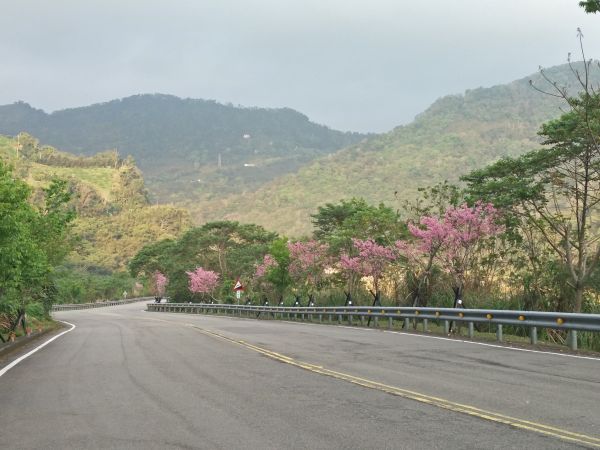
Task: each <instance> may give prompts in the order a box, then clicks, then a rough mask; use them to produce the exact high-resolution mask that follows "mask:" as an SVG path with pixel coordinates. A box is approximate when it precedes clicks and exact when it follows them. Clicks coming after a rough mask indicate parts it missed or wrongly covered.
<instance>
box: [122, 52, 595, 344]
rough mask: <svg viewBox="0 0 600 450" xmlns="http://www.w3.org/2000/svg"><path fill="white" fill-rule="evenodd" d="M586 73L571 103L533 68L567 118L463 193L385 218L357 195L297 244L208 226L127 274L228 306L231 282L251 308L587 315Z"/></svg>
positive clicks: (443, 191)
mask: <svg viewBox="0 0 600 450" xmlns="http://www.w3.org/2000/svg"><path fill="white" fill-rule="evenodd" d="M597 70H600V68H599V67H597V66H596V65H595V64H594V63H592V62H591V61H588V62H586V63H584V64H583V65H577V66H575V65H574V66H573V68H572V76H573V77H574V78H575V80H576V82H577V83H579V89H577V90H576V91H575V92H576V94H575V95H571V94H570V93H569V91H568V89H567V88H566V87H565V86H563V85H561V84H558V83H554V82H553V80H551V79H550V78H549V77H548V76H547V74H546V73H544V72H543V71H542V73H541V76H542V79H544V77H546V78H548V80H547V81H548V83H547V85H542V86H539V85H536V86H534V88H535V89H538V90H541V91H543V92H544V94H540V95H553V96H555V97H558V98H561V99H563V101H564V102H565V103H566V105H567V106H568V111H567V112H565V113H563V114H562V115H561V116H560V117H559V118H557V119H555V120H551V121H549V122H546V123H545V124H543V125H542V126H541V128H540V130H539V136H540V141H541V144H540V145H539V148H538V149H535V150H533V151H530V152H528V153H525V154H524V155H522V156H516V157H505V158H503V159H500V160H499V161H497V162H495V163H493V164H491V165H489V166H487V167H485V168H483V169H480V170H476V171H473V172H472V173H470V174H469V175H467V176H464V177H463V182H464V184H463V185H461V186H457V185H452V184H450V183H447V182H445V183H440V184H437V185H435V186H432V187H428V188H424V189H420V190H419V197H418V198H417V199H416V200H414V201H412V202H405V203H404V205H403V207H402V208H397V209H393V208H391V207H389V206H387V205H385V204H379V205H372V204H369V203H368V202H367V201H365V200H363V199H360V198H352V199H349V200H342V201H340V202H338V203H327V204H325V205H323V206H321V207H319V208H318V210H317V212H316V213H314V214H313V215H312V216H311V217H312V226H313V232H312V234H311V235H309V236H306V237H305V238H303V239H288V238H286V237H282V236H278V235H276V234H275V233H270V232H268V231H267V230H265V229H264V228H262V227H260V226H257V225H242V224H239V223H237V222H213V223H209V224H206V225H204V226H202V227H199V228H192V229H190V230H189V231H188V232H186V233H185V234H184V235H183V236H181V237H180V238H178V239H170V240H163V241H159V242H157V243H154V244H151V245H149V246H147V247H145V248H144V249H142V251H140V252H139V253H138V254H137V255H136V257H135V258H133V260H132V261H131V263H130V264H129V269H130V272H131V276H134V277H138V278H139V279H140V280H142V281H143V280H145V281H146V282H147V283H150V284H152V281H151V280H152V278H153V277H156V276H157V274H160V275H161V276H163V277H164V278H165V279H167V280H168V284H166V295H168V296H170V297H171V298H172V299H173V300H174V301H179V302H188V301H192V302H193V301H214V300H215V299H218V300H219V301H222V302H234V301H235V299H234V295H233V294H234V293H233V291H232V288H233V285H234V282H235V280H237V278H238V277H239V278H240V279H241V280H242V282H243V284H244V285H245V286H246V295H245V301H249V302H252V303H254V304H264V303H265V302H269V304H286V305H294V304H296V305H302V306H306V305H313V304H316V305H333V304H336V305H343V304H347V303H348V302H349V301H353V304H355V305H357V304H358V305H377V304H381V305H412V306H446V307H452V306H454V307H456V306H457V305H459V304H462V305H463V306H465V307H469V308H491V309H495V308H500V309H509V308H510V309H519V310H546V311H568V312H595V313H598V312H600V301H599V296H598V294H599V290H598V288H599V286H600V276H599V275H600V272H599V270H598V265H599V263H600V235H598V227H597V225H596V221H597V220H598V219H599V215H600V113H599V112H600V93H599V92H598V91H596V90H595V85H594V83H592V81H591V79H592V76H593V75H592V72H593V71H597ZM208 272H211V273H212V274H214V275H211V276H207V275H206V274H207V273H208ZM201 274H204V275H203V276H200V275H201ZM203 280H204V281H203ZM203 282H204V283H205V284H206V286H204V287H202V283H203ZM209 283H210V286H209ZM154 284H156V283H154ZM586 339H587V337H586ZM597 341H598V340H597V338H595V341H593V342H592V343H591V345H592V346H596V347H597V346H598V344H599V342H597Z"/></svg>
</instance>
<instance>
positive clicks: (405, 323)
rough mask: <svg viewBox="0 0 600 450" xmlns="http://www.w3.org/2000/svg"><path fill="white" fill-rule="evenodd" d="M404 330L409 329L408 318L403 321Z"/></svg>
mask: <svg viewBox="0 0 600 450" xmlns="http://www.w3.org/2000/svg"><path fill="white" fill-rule="evenodd" d="M404 329H405V330H409V329H410V319H409V318H408V317H407V318H406V319H404Z"/></svg>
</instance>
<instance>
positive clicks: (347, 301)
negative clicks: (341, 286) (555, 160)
mask: <svg viewBox="0 0 600 450" xmlns="http://www.w3.org/2000/svg"><path fill="white" fill-rule="evenodd" d="M344 294H345V295H346V302H345V303H344V306H348V305H350V304H351V303H352V293H351V292H344Z"/></svg>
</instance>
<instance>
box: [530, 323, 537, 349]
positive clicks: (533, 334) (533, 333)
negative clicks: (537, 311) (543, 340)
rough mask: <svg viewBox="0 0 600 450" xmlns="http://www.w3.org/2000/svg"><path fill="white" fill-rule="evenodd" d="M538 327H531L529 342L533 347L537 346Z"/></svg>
mask: <svg viewBox="0 0 600 450" xmlns="http://www.w3.org/2000/svg"><path fill="white" fill-rule="evenodd" d="M537 338H538V336H537V327H529V340H530V342H531V344H532V345H535V344H537Z"/></svg>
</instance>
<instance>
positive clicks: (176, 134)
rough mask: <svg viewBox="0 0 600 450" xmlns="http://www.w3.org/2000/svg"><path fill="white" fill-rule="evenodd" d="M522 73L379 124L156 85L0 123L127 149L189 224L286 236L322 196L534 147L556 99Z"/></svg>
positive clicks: (76, 145)
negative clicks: (382, 129) (379, 127)
mask: <svg viewBox="0 0 600 450" xmlns="http://www.w3.org/2000/svg"><path fill="white" fill-rule="evenodd" d="M546 73H547V75H548V77H549V78H551V79H552V80H555V81H556V82H557V83H558V84H560V85H567V86H571V85H572V83H573V81H574V77H573V75H572V74H571V72H570V69H569V67H568V66H567V65H563V66H557V67H553V68H550V69H548V70H547V71H546ZM530 79H532V80H534V83H535V84H537V85H539V86H543V87H546V88H548V87H549V86H548V85H547V84H544V81H543V80H542V79H541V77H540V75H539V74H534V75H531V76H529V77H526V78H523V79H520V80H517V81H514V82H511V83H508V84H504V85H498V86H493V87H489V88H477V89H472V90H468V91H466V92H465V93H464V94H461V95H449V96H446V97H443V98H441V99H439V100H437V101H436V102H434V103H433V104H432V105H431V106H430V107H429V108H428V109H427V110H426V111H424V112H423V113H422V114H420V115H419V116H417V118H416V119H415V120H414V121H413V122H412V123H410V124H408V125H405V126H400V127H397V128H395V129H394V130H392V131H390V132H389V133H385V134H381V135H370V136H363V135H359V134H353V133H341V132H338V131H333V130H330V129H328V128H326V127H323V126H320V125H315V124H313V123H311V122H310V121H309V120H308V119H307V118H306V117H305V116H303V115H301V114H299V113H297V112H295V111H292V110H289V109H272V110H271V109H257V108H236V107H233V106H228V105H220V104H218V103H215V102H208V101H202V100H182V99H178V98H176V97H171V96H164V95H143V96H135V97H129V98H126V99H123V100H118V101H113V102H109V103H104V104H100V105H92V106H90V107H86V108H76V109H71V110H65V111H58V112H55V113H53V114H50V115H48V114H46V113H44V112H43V111H39V110H35V109H33V108H31V107H30V106H29V105H26V104H23V103H17V104H13V105H7V106H3V107H0V132H2V131H4V132H5V133H9V134H15V133H17V132H18V131H21V130H22V129H36V130H38V132H39V136H41V138H42V141H43V142H63V143H64V145H62V147H63V148H66V149H68V150H71V151H74V152H80V153H86V154H87V153H89V152H90V151H91V150H102V149H106V148H112V147H117V148H119V149H120V150H122V151H126V152H128V153H132V154H133V155H134V156H135V157H136V159H137V160H139V162H140V165H141V167H142V168H143V169H144V174H145V178H146V180H147V181H148V179H149V180H150V182H149V183H148V186H149V190H150V192H151V194H152V195H151V197H152V198H154V199H158V200H159V201H161V202H165V203H166V202H173V203H174V204H176V205H178V206H185V207H186V208H187V210H188V211H190V213H191V214H192V219H193V220H194V222H196V223H203V222H206V221H211V220H221V219H230V220H239V221H241V222H253V223H257V224H260V225H262V226H264V227H266V228H268V229H271V230H274V231H278V232H280V233H283V234H286V235H288V236H298V235H302V234H307V233H309V232H310V231H311V224H310V218H309V217H310V214H311V213H313V212H315V211H316V209H317V207H318V206H319V205H323V204H324V203H326V202H336V201H338V200H340V199H342V198H351V197H353V196H356V197H364V198H365V199H367V200H368V201H370V202H373V203H378V202H381V201H383V202H385V203H386V204H388V205H390V206H393V207H398V208H399V207H400V206H401V205H402V204H403V202H404V201H405V200H407V199H411V198H414V196H415V195H416V194H417V189H418V188H419V187H423V186H428V185H433V184H436V183H438V182H440V181H443V180H449V181H453V182H454V181H457V180H458V179H459V177H460V176H461V175H463V174H466V173H468V172H469V171H471V170H473V169H475V168H479V167H482V166H484V165H486V164H489V163H491V162H493V161H495V160H497V159H498V158H500V157H502V156H505V155H518V154H521V153H523V152H525V151H528V150H531V149H534V148H537V147H538V146H539V142H540V141H539V138H538V136H537V131H538V129H539V127H540V125H541V124H542V123H543V122H546V121H548V120H550V119H552V118H555V117H558V116H559V115H560V114H561V109H560V108H561V107H564V105H563V104H562V103H561V102H560V101H559V100H557V99H555V98H553V97H551V96H547V95H544V94H541V93H539V92H537V91H536V90H534V89H533V88H532V87H531V86H530V85H529V80H530ZM571 87H572V86H571ZM572 90H573V92H576V91H575V89H572ZM340 147H344V148H342V149H341V150H336V148H337V149H339V148H340ZM88 149H89V151H88ZM219 154H220V155H221V156H220V157H221V166H220V167H219V164H218V161H219ZM138 226H141V225H138Z"/></svg>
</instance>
